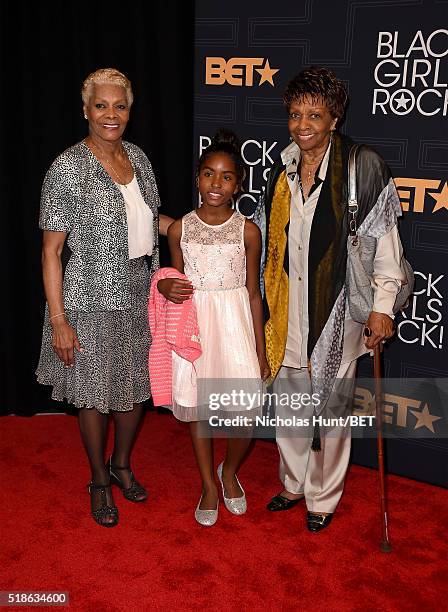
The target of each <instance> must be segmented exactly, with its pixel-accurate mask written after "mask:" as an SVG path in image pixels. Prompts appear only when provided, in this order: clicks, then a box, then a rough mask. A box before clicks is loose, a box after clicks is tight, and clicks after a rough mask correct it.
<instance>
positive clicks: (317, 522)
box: [306, 512, 333, 533]
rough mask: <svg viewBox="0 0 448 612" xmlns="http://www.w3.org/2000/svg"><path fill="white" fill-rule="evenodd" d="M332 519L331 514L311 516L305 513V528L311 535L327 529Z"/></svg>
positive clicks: (309, 513)
mask: <svg viewBox="0 0 448 612" xmlns="http://www.w3.org/2000/svg"><path fill="white" fill-rule="evenodd" d="M332 518H333V515H332V514H312V513H311V512H307V513H306V526H307V527H308V531H311V532H312V533H317V532H318V531H322V529H325V527H328V525H329V524H330V523H331V519H332Z"/></svg>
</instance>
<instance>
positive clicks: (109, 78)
mask: <svg viewBox="0 0 448 612" xmlns="http://www.w3.org/2000/svg"><path fill="white" fill-rule="evenodd" d="M106 84H107V85H119V86H120V87H123V88H124V89H125V91H126V100H127V101H128V105H129V106H131V104H132V102H133V100H134V96H133V94H132V87H131V81H130V80H129V79H128V78H127V77H125V76H124V74H123V73H122V72H120V71H119V70H117V69H116V68H100V69H99V70H95V72H92V73H91V74H89V76H88V77H87V78H86V79H85V81H84V83H83V84H82V88H81V96H82V101H83V103H84V104H88V103H89V99H90V96H91V95H92V90H93V88H94V87H95V85H106Z"/></svg>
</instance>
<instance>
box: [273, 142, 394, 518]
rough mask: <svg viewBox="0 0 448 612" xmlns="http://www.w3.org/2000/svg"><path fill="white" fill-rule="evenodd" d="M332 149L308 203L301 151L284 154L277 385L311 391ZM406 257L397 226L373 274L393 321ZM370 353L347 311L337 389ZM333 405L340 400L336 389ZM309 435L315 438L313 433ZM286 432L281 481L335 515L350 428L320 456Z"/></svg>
mask: <svg viewBox="0 0 448 612" xmlns="http://www.w3.org/2000/svg"><path fill="white" fill-rule="evenodd" d="M330 148H331V144H330V145H329V147H328V149H327V152H326V154H325V156H324V158H323V160H322V163H321V165H320V168H319V171H318V173H317V175H316V178H315V187H314V188H313V190H312V191H311V193H310V194H309V196H308V198H307V199H306V200H304V199H303V195H302V191H301V189H300V187H299V183H298V178H297V173H298V171H299V168H300V150H299V147H298V146H297V145H296V144H295V143H294V142H293V143H291V144H290V145H289V146H288V147H287V148H286V149H285V150H284V151H283V152H282V154H281V156H282V161H283V163H284V164H285V166H286V176H287V177H288V185H289V189H290V192H291V204H290V223H289V229H288V258H289V269H288V283H289V285H288V286H289V300H288V335H287V340H286V347H285V355H284V359H283V364H282V368H281V369H280V371H279V374H278V376H277V381H276V383H274V385H276V384H277V385H278V384H281V381H282V379H283V381H285V380H284V379H288V383H289V384H290V385H292V386H293V387H294V388H295V386H296V385H297V388H300V389H301V390H302V391H303V390H304V385H305V388H306V385H309V384H310V383H309V380H310V379H309V373H308V368H307V366H308V347H307V345H308V326H309V313H308V251H309V241H310V235H311V226H312V222H313V216H314V212H315V210H316V206H317V203H318V200H319V195H320V191H321V188H322V183H323V181H324V180H325V177H326V173H327V169H328V162H329V157H330ZM401 254H402V247H401V242H400V238H399V235H398V231H397V227H396V226H394V227H393V228H392V229H391V230H390V232H388V233H387V234H385V235H384V236H381V237H380V238H379V239H378V242H377V251H376V255H375V262H374V271H373V289H374V305H373V310H374V311H376V312H381V313H384V314H387V315H389V316H392V317H393V312H392V308H393V305H394V302H395V297H396V294H397V292H398V291H399V289H400V286H401V281H400V280H399V279H400V278H401V276H402V275H401V270H400V258H401ZM366 352H367V349H366V348H365V346H364V339H363V325H361V324H360V323H357V322H355V321H353V319H352V318H351V317H350V313H349V309H348V308H346V316H345V324H344V346H343V355H342V361H341V365H340V368H339V371H338V374H337V379H336V383H335V384H336V385H337V384H338V379H339V381H340V380H342V379H346V380H347V379H352V381H353V383H352V386H353V387H354V379H355V372H356V360H357V358H358V357H360V356H361V355H362V354H364V353H366ZM293 387H291V390H292V388H293ZM331 401H336V402H337V401H338V396H337V389H336V388H335V389H334V390H333V394H332V397H331V399H330V402H331ZM346 401H347V398H346ZM347 403H349V402H347ZM329 407H330V406H329ZM301 410H304V412H308V413H309V414H304V416H307V417H308V418H311V417H312V409H311V408H308V409H303V408H301ZM309 433H310V436H312V432H309ZM282 434H283V435H282ZM284 434H285V432H284V430H283V431H279V430H277V444H278V449H279V453H280V479H281V480H282V482H283V484H284V487H285V490H286V491H289V492H291V493H304V494H305V498H306V504H307V507H308V510H310V511H312V512H317V513H321V512H322V513H325V512H334V510H335V508H336V506H337V504H338V502H339V499H340V497H341V495H342V491H343V487H344V478H345V473H346V471H347V466H348V462H349V457H350V445H351V436H350V428H349V427H347V428H345V429H341V431H339V432H338V431H332V433H331V437H328V436H327V437H326V436H325V431H324V430H323V431H321V448H322V450H321V451H320V452H314V451H312V450H311V437H303V436H300V435H295V436H294V435H291V433H289V434H288V435H284ZM339 434H340V435H339Z"/></svg>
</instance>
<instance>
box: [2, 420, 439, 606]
mask: <svg viewBox="0 0 448 612" xmlns="http://www.w3.org/2000/svg"><path fill="white" fill-rule="evenodd" d="M0 439H1V442H0V457H1V461H2V485H1V488H0V495H1V509H2V521H1V531H2V536H1V551H0V564H1V568H2V570H1V574H2V575H1V583H0V590H7V589H11V590H38V591H43V590H61V591H68V592H69V594H70V606H69V609H70V610H87V611H90V610H92V612H93V611H96V612H101V611H103V610H104V611H106V610H107V611H108V612H112V611H115V610H116V611H122V610H131V611H134V610H142V611H143V610H151V609H153V610H165V609H174V610H200V609H204V610H228V609H231V608H235V609H237V610H249V609H251V610H276V611H277V610H307V609H310V610H337V611H338V610H343V611H345V610H353V611H355V610H359V611H361V610H362V611H363V612H365V611H373V610H375V611H377V610H394V611H402V610H430V609H436V608H437V609H439V610H442V609H444V610H446V609H448V604H447V596H448V578H447V573H448V572H447V570H448V563H447V537H446V536H447V531H446V524H447V517H448V495H447V493H446V491H445V490H443V489H439V488H436V487H432V486H429V485H424V484H421V483H417V482H413V481H410V480H406V479H403V478H398V477H390V478H389V481H388V482H389V491H390V493H389V498H390V521H391V539H392V542H393V552H392V553H391V554H389V555H386V554H383V553H380V552H379V550H378V542H379V523H378V510H377V481H376V473H375V472H374V471H371V470H368V469H364V468H360V467H356V466H354V467H352V468H351V471H350V474H349V476H348V479H347V484H346V492H345V495H344V497H343V498H342V502H341V504H340V506H339V511H338V513H337V515H335V518H334V519H333V523H332V525H331V526H330V527H329V528H328V529H327V530H326V531H325V532H323V533H321V534H318V535H314V534H310V533H308V532H307V531H306V528H305V524H304V507H303V505H302V506H300V505H299V506H298V507H296V508H294V509H293V510H291V511H289V512H288V513H278V514H270V513H268V512H267V511H266V510H265V508H264V507H265V504H266V501H267V500H268V499H269V497H270V496H271V494H273V493H276V492H277V491H278V490H280V485H279V482H278V479H277V450H276V447H275V445H274V444H271V443H268V442H258V443H257V444H256V446H255V448H254V451H253V453H252V455H251V456H250V457H249V459H248V461H247V462H246V464H245V465H244V467H243V468H242V469H241V473H240V480H241V482H242V483H243V486H244V487H245V489H246V493H247V494H248V504H249V510H248V513H247V514H246V515H245V516H244V517H235V516H232V515H231V514H229V513H228V512H227V511H226V510H225V508H224V506H223V505H221V507H220V516H219V520H218V523H217V524H216V525H215V527H213V528H209V529H207V528H202V527H200V526H199V525H197V524H196V523H195V521H194V517H193V511H194V508H195V506H196V504H197V501H198V498H199V493H200V487H199V480H198V476H197V473H196V467H195V464H194V459H193V454H192V451H191V448H190V441H189V437H188V432H187V429H186V427H184V426H182V425H181V424H179V423H177V422H176V421H175V419H173V418H172V417H171V416H169V415H159V414H156V413H149V414H147V416H146V421H145V425H144V427H143V430H142V432H141V435H140V438H139V440H138V442H137V446H136V450H135V455H134V468H135V472H136V473H137V475H138V477H139V479H140V480H141V481H142V482H143V483H145V484H146V485H147V486H148V488H149V490H150V494H151V497H150V500H149V501H148V502H147V503H146V504H144V505H142V506H136V505H133V504H131V503H129V502H127V501H126V500H124V499H123V497H122V496H121V495H120V494H119V492H118V491H117V492H116V494H115V499H116V502H117V505H118V506H119V510H120V524H119V526H118V527H115V528H114V529H104V528H102V527H99V526H97V525H96V524H95V523H94V522H93V520H92V519H91V518H90V516H89V513H88V504H89V499H88V495H87V492H86V489H85V485H86V483H87V481H88V477H89V474H88V469H87V462H86V460H85V458H84V453H83V450H82V448H81V443H80V440H79V435H78V429H77V422H76V419H75V418H73V417H68V416H61V415H54V416H36V417H33V418H30V419H25V418H19V417H4V418H2V419H0ZM217 449H218V453H217V457H216V460H217V463H218V459H220V458H221V452H220V451H221V449H222V445H221V444H218V446H217ZM22 609H24V608H22ZM48 609H50V608H48ZM52 609H54V608H52Z"/></svg>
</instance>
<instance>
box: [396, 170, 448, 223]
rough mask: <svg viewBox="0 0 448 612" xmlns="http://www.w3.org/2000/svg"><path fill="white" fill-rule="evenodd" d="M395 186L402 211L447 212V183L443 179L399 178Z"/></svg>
mask: <svg viewBox="0 0 448 612" xmlns="http://www.w3.org/2000/svg"><path fill="white" fill-rule="evenodd" d="M395 185H396V187H397V193H398V197H399V198H400V201H401V207H402V209H403V210H404V211H408V210H409V211H412V212H415V213H422V212H430V213H440V211H441V210H443V209H445V211H447V210H448V182H447V181H446V180H444V179H442V180H438V179H416V178H403V177H399V178H396V179H395ZM429 198H431V199H429ZM433 200H435V201H436V203H435V204H434V202H433ZM441 214H442V215H443V214H446V212H445V213H441Z"/></svg>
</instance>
